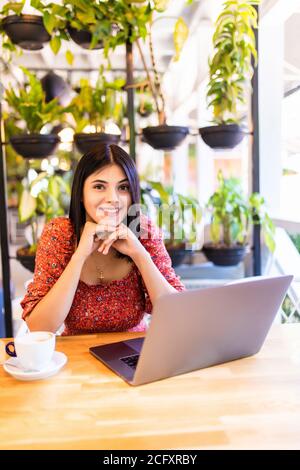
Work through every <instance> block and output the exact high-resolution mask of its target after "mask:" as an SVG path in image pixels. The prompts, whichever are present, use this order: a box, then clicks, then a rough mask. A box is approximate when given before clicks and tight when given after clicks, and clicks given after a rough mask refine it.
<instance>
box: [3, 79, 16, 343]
mask: <svg viewBox="0 0 300 470" xmlns="http://www.w3.org/2000/svg"><path fill="white" fill-rule="evenodd" d="M1 99H2V89H1V85H0V241H1V265H2V283H3V300H4V302H3V303H4V321H5V336H6V337H11V336H13V327H12V309H11V296H10V265H9V245H8V230H7V200H6V164H5V154H4V143H3V142H4V140H5V139H4V133H3V123H2V106H1Z"/></svg>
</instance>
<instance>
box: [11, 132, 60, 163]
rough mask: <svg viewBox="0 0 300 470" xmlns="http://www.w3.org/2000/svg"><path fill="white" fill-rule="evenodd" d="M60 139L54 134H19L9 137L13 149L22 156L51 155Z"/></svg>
mask: <svg viewBox="0 0 300 470" xmlns="http://www.w3.org/2000/svg"><path fill="white" fill-rule="evenodd" d="M59 141H60V139H59V137H58V136H57V135H56V134H21V135H15V136H13V137H11V138H10V143H11V145H12V147H13V149H14V150H15V151H16V152H17V153H18V154H19V155H21V156H22V157H23V158H45V157H48V156H49V155H52V154H53V153H54V151H55V149H56V146H57V144H58V143H59Z"/></svg>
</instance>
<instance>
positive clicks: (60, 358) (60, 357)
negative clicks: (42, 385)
mask: <svg viewBox="0 0 300 470" xmlns="http://www.w3.org/2000/svg"><path fill="white" fill-rule="evenodd" d="M67 360H68V358H67V356H66V355H65V354H64V353H62V352H58V351H54V354H53V357H52V359H51V362H50V363H49V364H48V365H47V367H45V368H44V369H42V370H35V371H33V370H25V369H23V368H22V366H21V365H20V364H19V361H18V358H17V357H12V358H10V359H8V360H7V361H5V363H4V364H3V368H4V370H5V371H6V372H8V373H9V374H10V375H12V376H13V377H15V378H16V379H18V380H40V379H46V378H47V377H51V376H52V375H54V374H56V373H57V372H58V371H59V370H60V369H61V368H62V367H63V366H64V365H65V364H66V362H67Z"/></svg>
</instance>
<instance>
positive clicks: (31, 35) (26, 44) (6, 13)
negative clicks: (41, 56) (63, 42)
mask: <svg viewBox="0 0 300 470" xmlns="http://www.w3.org/2000/svg"><path fill="white" fill-rule="evenodd" d="M24 6H25V0H23V1H21V2H8V3H6V4H5V5H4V6H3V8H2V10H1V12H0V32H1V34H2V36H3V38H4V39H3V44H2V46H3V47H4V48H5V49H8V50H10V51H13V50H16V47H15V46H20V47H21V48H22V49H27V50H31V51H36V50H39V49H42V48H43V47H44V44H45V43H47V42H49V41H50V35H49V33H48V32H47V31H46V29H45V26H44V24H43V18H42V16H40V15H32V14H30V15H28V14H23V13H22V12H23V10H24ZM11 13H12V14H11Z"/></svg>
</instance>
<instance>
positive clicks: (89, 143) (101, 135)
mask: <svg viewBox="0 0 300 470" xmlns="http://www.w3.org/2000/svg"><path fill="white" fill-rule="evenodd" d="M120 137H121V136H120V135H119V134H106V133H105V132H95V133H91V134H84V133H78V134H74V142H75V144H76V147H77V148H78V150H79V152H81V153H83V154H85V153H87V152H90V150H92V149H93V148H94V147H96V146H97V145H98V144H103V143H106V144H118V143H119V141H120Z"/></svg>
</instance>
